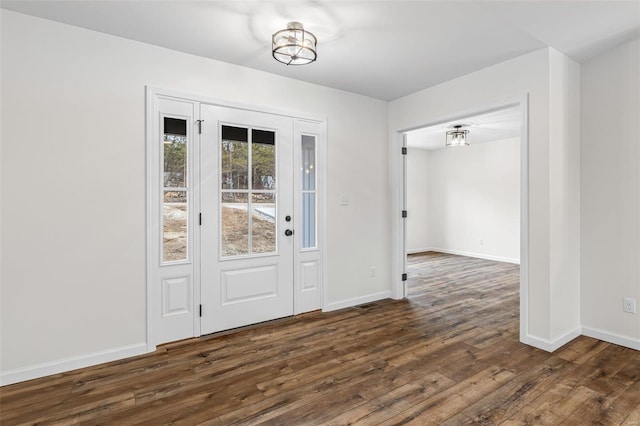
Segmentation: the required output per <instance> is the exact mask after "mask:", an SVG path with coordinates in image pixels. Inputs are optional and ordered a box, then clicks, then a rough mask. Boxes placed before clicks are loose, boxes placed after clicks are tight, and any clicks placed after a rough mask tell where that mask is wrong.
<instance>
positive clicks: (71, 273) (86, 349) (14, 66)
mask: <svg viewBox="0 0 640 426" xmlns="http://www.w3.org/2000/svg"><path fill="white" fill-rule="evenodd" d="M0 13H1V15H2V45H1V50H2V52H1V53H2V70H1V71H2V76H1V79H2V80H1V83H2V117H1V118H2V130H1V132H2V133H1V136H2V157H1V158H2V179H1V182H2V191H1V192H2V194H1V197H2V198H1V202H2V228H1V232H2V258H1V262H2V275H1V279H2V282H1V287H0V289H1V299H2V302H1V303H2V313H1V320H2V325H1V333H2V334H1V339H2V348H1V371H2V373H3V375H6V374H10V373H15V372H16V371H27V372H28V371H30V370H33V369H37V368H39V367H42V368H44V370H39V371H48V370H47V368H48V366H53V367H52V368H54V367H55V366H56V365H66V366H71V367H72V366H74V365H78V364H81V363H82V360H83V359H85V358H86V357H93V358H91V359H99V358H100V356H103V355H104V356H103V358H102V359H105V358H104V357H105V356H106V357H107V358H108V357H109V356H111V355H109V354H112V355H113V357H117V356H118V354H124V353H126V352H127V350H128V349H131V348H135V347H139V346H140V345H141V344H143V343H144V342H145V134H144V128H145V105H144V102H145V97H144V95H145V86H146V85H150V86H155V87H160V88H167V89H173V90H176V91H183V92H187V93H194V94H198V95H201V96H208V97H213V98H217V99H222V100H229V101H235V102H242V103H247V104H252V105H262V106H267V107H273V108H282V109H286V110H290V111H300V112H302V113H308V114H315V115H320V116H325V117H327V119H328V128H329V133H328V141H329V142H328V143H329V167H328V169H329V182H328V229H329V236H328V237H329V241H328V259H327V261H328V269H329V276H328V282H329V294H328V295H325V298H326V299H327V301H328V303H329V306H330V307H331V306H341V305H344V304H354V303H358V302H360V301H362V300H366V299H370V298H381V297H384V296H387V295H389V294H390V266H389V260H388V259H389V258H390V256H391V253H390V249H389V247H390V245H391V244H390V237H389V236H390V225H389V223H390V218H389V212H388V208H387V206H388V202H387V199H386V192H385V189H386V188H387V185H388V177H387V173H386V170H387V138H386V134H387V127H386V119H387V104H386V103H385V102H382V101H379V100H375V99H372V98H367V97H363V96H359V95H355V94H351V93H347V92H343V91H338V90H334V89H329V88H326V87H321V86H317V85H313V84H309V83H304V82H300V81H296V80H292V79H287V78H283V77H280V76H276V75H272V74H268V73H264V72H260V71H256V70H252V69H248V68H243V67H239V66H235V65H230V64H227V63H223V62H218V61H213V60H208V59H204V58H201V57H197V56H192V55H187V54H183V53H178V52H175V51H171V50H167V49H163V48H159V47H155V46H151V45H147V44H143V43H138V42H134V41H130V40H126V39H122V38H117V37H113V36H109V35H106V34H101V33H97V32H92V31H88V30H85V29H80V28H75V27H71V26H68V25H64V24H60V23H55V22H51V21H46V20H42V19H38V18H34V17H30V16H26V15H22V14H17V13H14V12H9V11H6V10H2V11H1V12H0ZM354 159H357V161H354ZM340 194H346V195H349V196H350V205H349V206H347V207H344V206H343V207H340V206H338V198H339V195H340ZM371 266H375V267H376V274H375V277H370V276H369V271H370V267H371ZM118 351H120V352H118ZM105 354H106V355H105ZM74 360H75V361H74ZM65 363H66V364H65ZM33 371H35V370H33Z"/></svg>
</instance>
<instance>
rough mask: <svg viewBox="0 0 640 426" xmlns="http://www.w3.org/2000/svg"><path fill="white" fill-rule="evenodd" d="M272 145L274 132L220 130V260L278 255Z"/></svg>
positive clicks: (251, 129) (275, 185)
mask: <svg viewBox="0 0 640 426" xmlns="http://www.w3.org/2000/svg"><path fill="white" fill-rule="evenodd" d="M275 139H276V136H275V132H274V131H273V130H261V129H256V128H246V127H235V126H230V125H222V126H221V144H220V158H221V168H220V170H221V176H220V178H221V179H220V181H221V184H220V199H221V203H220V209H221V211H220V218H221V219H220V227H221V232H220V257H221V258H229V257H234V258H235V257H248V256H253V255H265V254H273V253H275V252H276V251H277V234H276V227H277V224H276V206H277V182H276V181H277V175H276V158H277V157H276V146H275ZM236 188H237V189H236ZM249 213H251V214H249Z"/></svg>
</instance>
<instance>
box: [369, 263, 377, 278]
mask: <svg viewBox="0 0 640 426" xmlns="http://www.w3.org/2000/svg"><path fill="white" fill-rule="evenodd" d="M369 276H370V277H371V278H374V277H375V276H376V268H375V266H372V267H371V269H370V270H369Z"/></svg>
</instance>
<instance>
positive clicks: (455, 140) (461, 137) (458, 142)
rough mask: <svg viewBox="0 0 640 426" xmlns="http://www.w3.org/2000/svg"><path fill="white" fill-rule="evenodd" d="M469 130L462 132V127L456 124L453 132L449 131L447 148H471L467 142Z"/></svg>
mask: <svg viewBox="0 0 640 426" xmlns="http://www.w3.org/2000/svg"><path fill="white" fill-rule="evenodd" d="M468 134H469V131H468V130H462V125H460V124H456V125H455V126H453V130H449V131H448V132H447V134H446V136H445V138H446V146H447V147H450V146H469V142H467V135H468Z"/></svg>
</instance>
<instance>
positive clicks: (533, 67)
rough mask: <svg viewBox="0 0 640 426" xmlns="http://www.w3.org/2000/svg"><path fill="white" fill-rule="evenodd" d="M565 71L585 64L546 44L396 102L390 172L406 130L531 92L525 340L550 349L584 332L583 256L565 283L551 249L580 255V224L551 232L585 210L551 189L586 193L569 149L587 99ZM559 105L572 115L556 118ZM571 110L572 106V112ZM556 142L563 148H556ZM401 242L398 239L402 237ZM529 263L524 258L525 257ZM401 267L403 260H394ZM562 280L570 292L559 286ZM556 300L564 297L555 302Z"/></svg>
mask: <svg viewBox="0 0 640 426" xmlns="http://www.w3.org/2000/svg"><path fill="white" fill-rule="evenodd" d="M557 69H559V70H562V73H560V72H558V71H557ZM564 77H567V78H570V79H572V80H573V81H579V78H580V74H579V66H578V65H577V64H576V63H575V62H573V61H571V60H570V59H568V58H566V57H564V56H562V55H560V54H559V53H557V52H555V51H554V50H553V49H551V48H545V49H541V50H538V51H535V52H532V53H529V54H527V55H523V56H520V57H518V58H515V59H512V60H509V61H505V62H502V63H500V64H497V65H494V66H491V67H488V68H485V69H483V70H480V71H477V72H474V73H471V74H468V75H465V76H463V77H460V78H457V79H454V80H451V81H448V82H446V83H443V84H440V85H438V86H434V87H431V88H428V89H425V90H422V91H420V92H417V93H415V94H412V95H409V96H406V97H404V98H400V99H397V100H395V101H392V102H391V103H390V104H389V131H390V147H389V155H390V158H391V160H390V161H391V163H390V173H391V176H392V177H397V176H398V175H399V171H398V169H399V164H400V162H399V161H398V160H397V157H398V156H399V154H397V151H398V148H397V146H398V141H401V138H398V134H397V132H398V131H403V130H409V129H413V128H418V127H422V126H425V125H428V124H431V123H437V122H443V121H446V119H448V118H450V117H454V118H456V117H460V116H465V115H468V113H469V112H475V111H482V110H483V109H484V108H486V107H487V106H489V105H496V104H500V103H505V102H508V101H510V100H513V99H514V98H515V97H520V96H523V95H525V94H528V105H529V113H528V120H529V132H528V144H529V145H528V146H529V148H528V153H527V155H528V169H529V170H528V180H529V185H528V204H529V209H528V211H527V212H525V213H526V214H527V215H528V221H529V224H528V246H527V251H528V269H527V270H526V272H525V273H526V278H527V288H526V289H525V293H526V294H527V295H528V301H527V302H528V305H527V306H524V308H525V309H524V310H523V312H524V315H525V317H524V318H523V322H522V324H523V325H524V330H522V333H521V338H522V339H523V340H524V341H525V342H527V343H530V344H533V345H535V346H538V347H541V348H544V349H554V348H556V347H558V346H559V345H561V344H562V343H564V342H566V341H568V340H570V339H571V338H573V337H575V336H576V335H577V334H579V331H580V304H579V298H580V294H579V293H580V292H579V285H580V283H579V277H580V271H579V268H578V267H577V265H576V263H575V262H573V263H571V265H570V266H569V267H568V269H567V270H566V271H563V272H564V274H563V275H562V280H561V282H558V280H559V278H558V275H557V274H555V273H554V274H553V275H552V269H553V268H554V267H555V265H554V264H553V262H552V261H551V258H550V257H551V256H550V253H552V252H556V250H557V249H558V248H562V250H563V251H564V250H565V249H566V250H568V251H569V252H570V253H572V256H574V257H575V256H579V253H580V243H579V241H580V238H579V235H577V234H576V229H575V227H570V228H569V229H568V230H567V232H563V233H561V234H559V235H554V236H553V237H552V235H551V233H552V231H553V230H555V228H554V229H553V230H552V226H551V225H552V223H553V224H554V226H555V224H556V223H562V222H563V221H565V222H566V220H568V218H567V217H564V216H563V217H562V218H561V219H562V220H560V219H558V218H557V216H558V214H560V213H562V214H564V213H565V212H567V211H570V212H571V213H572V214H577V213H576V211H577V210H578V209H576V206H574V205H573V204H575V203H576V200H577V199H578V198H577V197H576V196H575V195H573V196H570V197H567V198H558V197H556V193H555V192H554V191H552V190H551V188H552V187H554V185H560V186H561V187H562V189H563V191H568V192H569V193H571V194H577V193H579V182H577V181H576V179H575V164H574V163H577V160H576V159H574V158H569V157H568V156H567V155H564V154H565V148H566V149H568V150H573V151H575V146H574V145H575V138H573V136H572V135H574V134H576V133H578V132H579V125H578V123H577V122H576V120H572V119H571V111H573V113H574V114H575V112H577V111H579V107H580V105H579V102H578V96H577V87H576V85H575V84H566V83H567V82H566V81H564V80H563V78H564ZM552 81H553V84H552ZM563 84H564V85H563ZM565 95H566V96H565ZM552 107H553V108H554V109H555V110H556V111H562V112H563V113H564V114H563V115H561V116H559V117H555V116H551V111H552ZM566 109H569V110H570V111H569V112H566V111H565V110H566ZM565 112H566V113H565ZM554 123H556V124H554ZM552 124H553V125H552ZM574 132H575V133H574ZM552 140H553V141H554V143H556V144H559V146H558V147H555V146H554V147H552V146H551V141H552ZM569 146H570V149H569ZM573 151H572V152H573ZM393 182H397V180H394V181H393ZM394 184H395V183H394ZM392 197H394V198H393V203H394V205H398V195H397V194H394V193H393V192H392ZM525 213H523V214H525ZM577 220H579V219H577ZM394 226H395V227H394V232H395V233H397V232H398V226H399V225H398V224H397V223H395V224H394ZM394 244H397V243H396V242H395V240H394ZM396 251H400V250H399V249H397V248H396V247H394V250H393V253H395V252H396ZM521 261H523V262H524V259H521ZM395 265H397V262H394V266H395ZM395 267H396V268H397V266H395ZM559 286H561V287H562V290H563V291H562V292H560V291H557V287H559ZM552 298H556V300H553V301H552ZM558 307H561V308H562V309H558Z"/></svg>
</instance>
